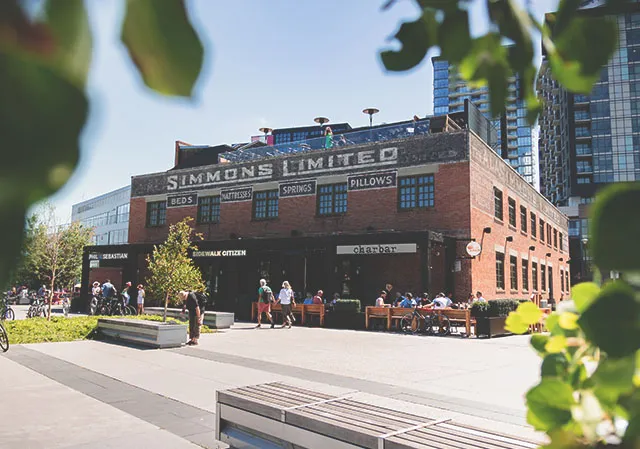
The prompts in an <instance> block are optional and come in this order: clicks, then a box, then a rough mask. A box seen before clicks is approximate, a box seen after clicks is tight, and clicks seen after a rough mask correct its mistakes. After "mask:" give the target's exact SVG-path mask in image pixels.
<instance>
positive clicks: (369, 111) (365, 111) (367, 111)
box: [362, 108, 380, 128]
mask: <svg viewBox="0 0 640 449" xmlns="http://www.w3.org/2000/svg"><path fill="white" fill-rule="evenodd" d="M378 112H380V109H377V108H366V109H363V110H362V113H363V114H367V115H369V128H371V127H372V126H373V114H377V113H378Z"/></svg>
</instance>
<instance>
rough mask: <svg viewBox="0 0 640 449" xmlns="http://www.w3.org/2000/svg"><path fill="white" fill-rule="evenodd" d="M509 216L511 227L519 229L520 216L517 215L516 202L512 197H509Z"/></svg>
mask: <svg viewBox="0 0 640 449" xmlns="http://www.w3.org/2000/svg"><path fill="white" fill-rule="evenodd" d="M512 206H513V207H512ZM507 214H508V218H509V226H513V227H514V228H515V227H517V226H518V216H517V215H516V200H515V199H513V198H511V197H510V196H509V197H507Z"/></svg>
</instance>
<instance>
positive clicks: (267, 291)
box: [262, 285, 276, 304]
mask: <svg viewBox="0 0 640 449" xmlns="http://www.w3.org/2000/svg"><path fill="white" fill-rule="evenodd" d="M262 292H263V293H262V295H263V296H262V299H263V300H266V301H267V304H270V303H272V302H275V300H276V299H275V298H274V297H273V292H272V291H271V288H269V286H267V285H265V286H264V287H262Z"/></svg>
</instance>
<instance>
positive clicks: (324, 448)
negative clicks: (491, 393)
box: [215, 382, 538, 449]
mask: <svg viewBox="0 0 640 449" xmlns="http://www.w3.org/2000/svg"><path fill="white" fill-rule="evenodd" d="M356 394H357V393H352V394H350V395H345V396H334V395H327V394H323V393H319V392H316V391H312V390H308V389H305V388H300V387H296V386H292V385H288V384H285V383H280V382H275V383H268V384H262V385H254V386H248V387H242V388H235V389H231V390H221V391H218V392H217V393H216V430H215V438H216V439H217V440H219V441H222V442H224V443H227V444H229V445H231V446H232V447H249V446H251V447H273V448H277V447H280V448H285V447H291V446H294V447H304V448H307V449H334V448H335V449H354V448H370V449H409V448H422V447H424V448H431V449H469V448H474V449H475V448H482V449H536V448H537V447H538V443H536V442H532V441H526V440H523V439H520V438H518V437H514V436H508V435H501V434H498V433H495V432H493V431H487V430H483V429H479V428H472V427H469V426H466V425H463V424H460V423H457V422H455V421H453V420H451V419H437V418H434V417H426V416H420V415H417V414H413V413H407V412H406V411H402V410H397V409H394V408H391V407H380V406H377V405H372V404H370V403H368V402H362V401H358V400H357V399H356V398H354V397H353V396H354V395H356Z"/></svg>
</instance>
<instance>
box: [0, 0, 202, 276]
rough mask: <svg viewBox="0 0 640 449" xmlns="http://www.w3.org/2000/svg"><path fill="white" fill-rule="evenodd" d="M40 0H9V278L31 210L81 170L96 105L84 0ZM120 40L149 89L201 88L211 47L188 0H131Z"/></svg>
mask: <svg viewBox="0 0 640 449" xmlns="http://www.w3.org/2000/svg"><path fill="white" fill-rule="evenodd" d="M35 4H37V8H34V2H27V1H24V0H0V92H2V93H1V94H0V136H2V145H3V149H6V150H5V151H3V161H2V164H0V191H2V195H0V247H1V248H2V251H0V285H4V284H5V283H6V282H7V281H8V280H9V276H10V274H11V270H12V268H13V267H15V264H16V261H17V259H18V257H19V255H20V249H21V245H22V238H23V230H24V226H25V215H26V212H27V210H28V209H29V207H30V206H32V205H33V204H34V203H37V202H38V201H41V200H42V199H44V198H46V197H47V196H49V195H51V194H53V193H54V192H56V191H57V190H58V189H60V188H61V187H62V186H63V185H64V184H65V183H66V182H67V180H68V179H69V178H70V177H71V175H72V174H73V171H74V170H75V168H76V165H77V162H78V156H79V138H80V133H81V132H82V129H83V127H84V125H85V122H86V120H87V116H88V111H89V99H88V98H87V96H86V93H85V90H86V80H87V75H88V72H89V68H90V65H91V54H92V50H93V42H92V30H91V25H90V23H89V18H88V15H87V10H86V8H85V4H84V0H43V1H42V2H35ZM121 40H122V43H123V44H124V46H125V47H126V48H127V50H128V53H129V56H130V60H131V62H132V63H133V64H134V65H135V67H136V69H137V71H138V72H139V74H140V75H141V77H142V80H143V81H144V83H145V84H146V85H147V86H148V87H149V88H150V89H152V90H154V91H156V92H158V93H160V94H162V95H171V96H181V97H188V98H191V97H192V96H193V86H194V84H195V82H196V80H197V79H198V76H199V74H200V69H201V67H202V63H203V60H204V48H203V45H202V43H201V41H200V39H199V37H198V35H197V33H196V32H195V30H194V29H193V27H192V26H191V23H190V21H189V17H188V14H187V10H186V7H185V5H184V0H163V1H156V0H126V9H125V17H124V20H123V21H122V30H121ZM60 111H64V114H61V113H60ZM43 142H46V144H43Z"/></svg>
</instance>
